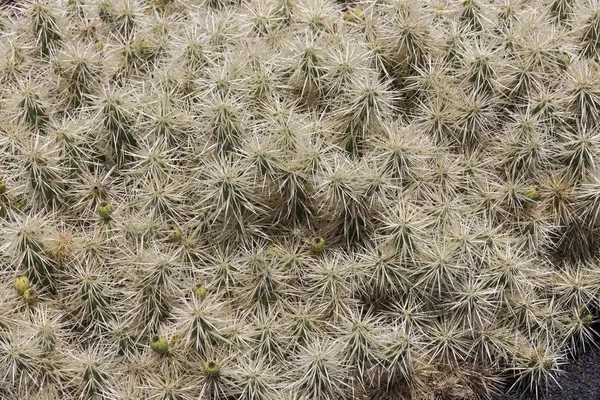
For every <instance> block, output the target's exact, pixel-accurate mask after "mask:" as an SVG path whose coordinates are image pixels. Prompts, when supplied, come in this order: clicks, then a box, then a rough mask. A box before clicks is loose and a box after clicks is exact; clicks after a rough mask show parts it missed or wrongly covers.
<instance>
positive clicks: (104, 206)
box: [98, 201, 113, 219]
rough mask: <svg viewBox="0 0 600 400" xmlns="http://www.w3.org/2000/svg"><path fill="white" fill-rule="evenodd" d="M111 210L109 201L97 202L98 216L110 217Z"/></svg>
mask: <svg viewBox="0 0 600 400" xmlns="http://www.w3.org/2000/svg"><path fill="white" fill-rule="evenodd" d="M112 212H113V208H112V205H111V204H110V203H109V202H107V201H103V202H102V203H100V204H98V214H99V215H100V217H102V218H104V219H108V218H110V214H112Z"/></svg>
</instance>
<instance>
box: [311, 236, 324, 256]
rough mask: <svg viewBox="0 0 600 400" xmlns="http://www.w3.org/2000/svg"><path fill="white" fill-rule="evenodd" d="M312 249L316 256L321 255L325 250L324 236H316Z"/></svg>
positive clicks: (312, 242)
mask: <svg viewBox="0 0 600 400" xmlns="http://www.w3.org/2000/svg"><path fill="white" fill-rule="evenodd" d="M310 249H311V250H312V252H313V253H315V254H321V253H322V252H323V250H325V239H323V237H322V236H315V237H314V238H312V240H311V241H310Z"/></svg>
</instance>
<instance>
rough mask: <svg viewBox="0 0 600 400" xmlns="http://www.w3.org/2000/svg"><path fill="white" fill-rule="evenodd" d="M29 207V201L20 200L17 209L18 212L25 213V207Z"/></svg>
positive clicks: (16, 205)
mask: <svg viewBox="0 0 600 400" xmlns="http://www.w3.org/2000/svg"><path fill="white" fill-rule="evenodd" d="M26 206H27V200H25V199H23V200H19V201H17V203H16V204H15V207H16V208H17V210H19V211H23V210H24V209H25V207H26Z"/></svg>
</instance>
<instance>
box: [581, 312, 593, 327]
mask: <svg viewBox="0 0 600 400" xmlns="http://www.w3.org/2000/svg"><path fill="white" fill-rule="evenodd" d="M581 322H582V323H583V324H584V325H589V324H591V323H592V322H594V316H593V315H592V314H587V315H586V316H585V317H583V318H582V319H581Z"/></svg>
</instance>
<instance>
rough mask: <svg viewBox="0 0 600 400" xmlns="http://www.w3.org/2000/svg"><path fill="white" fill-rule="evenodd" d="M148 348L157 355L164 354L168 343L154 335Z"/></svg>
mask: <svg viewBox="0 0 600 400" xmlns="http://www.w3.org/2000/svg"><path fill="white" fill-rule="evenodd" d="M150 348H151V349H152V350H154V351H155V352H157V353H158V354H165V353H166V352H167V351H168V350H169V342H167V338H166V337H164V336H162V335H154V336H153V337H152V341H151V342H150Z"/></svg>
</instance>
